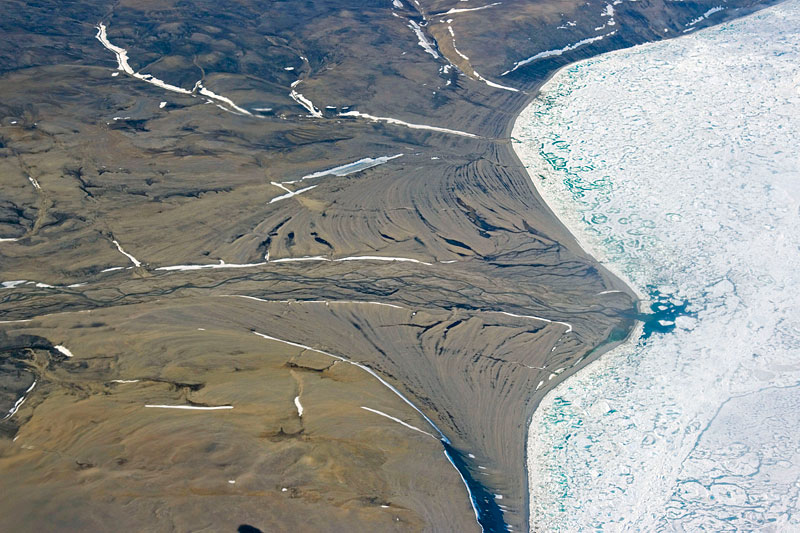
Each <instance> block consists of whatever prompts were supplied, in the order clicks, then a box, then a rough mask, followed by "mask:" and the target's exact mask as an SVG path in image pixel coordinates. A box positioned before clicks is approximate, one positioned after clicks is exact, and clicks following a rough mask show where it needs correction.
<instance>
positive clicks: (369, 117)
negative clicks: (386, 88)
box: [339, 111, 479, 139]
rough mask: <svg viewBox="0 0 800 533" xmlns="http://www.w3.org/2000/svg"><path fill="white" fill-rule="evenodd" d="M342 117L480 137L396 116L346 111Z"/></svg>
mask: <svg viewBox="0 0 800 533" xmlns="http://www.w3.org/2000/svg"><path fill="white" fill-rule="evenodd" d="M339 116H340V117H355V118H364V119H367V120H372V121H373V122H386V123H387V124H394V125H397V126H405V127H406V128H411V129H414V130H429V131H438V132H440V133H450V134H452V135H460V136H462V137H470V138H473V139H477V138H479V137H478V136H477V135H475V134H474V133H467V132H466V131H458V130H451V129H448V128H439V127H436V126H426V125H424V124H412V123H410V122H403V121H402V120H397V119H396V118H389V117H376V116H374V115H368V114H367V113H361V112H359V111H345V112H344V113H339Z"/></svg>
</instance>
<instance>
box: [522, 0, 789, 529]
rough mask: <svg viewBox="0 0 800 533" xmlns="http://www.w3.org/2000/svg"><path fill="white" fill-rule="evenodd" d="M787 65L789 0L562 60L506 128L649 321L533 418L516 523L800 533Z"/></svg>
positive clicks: (547, 192) (555, 204)
mask: <svg viewBox="0 0 800 533" xmlns="http://www.w3.org/2000/svg"><path fill="white" fill-rule="evenodd" d="M797 65H800V1H799V0H790V1H787V2H785V3H783V4H779V5H777V6H775V7H772V8H769V9H767V10H764V11H761V12H759V13H756V14H755V15H751V16H749V17H747V18H744V19H740V20H738V21H735V22H731V23H727V24H724V25H722V26H718V27H715V28H710V29H707V30H703V31H698V32H696V33H687V35H686V36H683V37H681V38H679V39H675V40H670V41H663V42H660V43H654V44H649V45H643V46H639V47H636V48H633V49H629V50H624V51H620V52H614V53H611V54H607V55H604V56H600V57H597V58H594V59H590V60H587V61H584V62H581V63H578V64H575V65H572V66H569V67H567V68H565V69H563V70H562V71H560V72H559V73H558V74H557V75H556V76H555V77H554V78H553V79H552V80H551V81H550V82H548V84H547V85H546V86H545V87H544V89H543V91H542V95H541V97H540V98H538V99H537V100H536V101H535V102H534V103H533V104H531V106H530V107H529V108H528V109H527V110H526V111H525V112H524V113H523V114H522V115H521V116H520V118H519V119H518V121H517V123H516V126H515V129H514V133H513V136H514V138H515V143H516V144H515V148H516V149H517V151H518V153H519V155H520V157H521V158H522V160H523V162H524V163H525V165H526V166H527V167H528V169H529V172H530V174H531V176H532V179H533V181H534V183H535V185H536V187H537V188H538V189H539V191H540V192H541V193H542V195H543V196H544V198H545V199H546V200H547V202H548V204H549V205H550V206H551V207H552V208H553V210H554V211H555V212H556V214H557V215H558V216H559V217H560V218H561V219H562V220H563V221H564V222H565V223H566V224H567V225H568V226H569V227H570V229H571V230H572V231H573V232H574V233H575V234H576V235H577V236H578V238H579V239H580V240H581V242H582V243H583V244H584V246H585V247H586V248H587V249H588V250H590V251H591V252H592V253H593V254H595V256H597V257H598V258H599V259H601V260H602V261H604V262H605V263H606V264H608V265H609V267H610V268H612V269H613V270H615V271H617V272H618V273H619V274H620V275H622V276H623V277H624V278H626V279H627V280H628V282H629V283H630V284H631V285H632V286H633V287H634V288H635V289H636V290H637V291H638V292H639V293H640V295H641V296H642V297H643V298H644V299H646V300H649V301H647V302H646V304H645V306H644V307H645V308H644V309H642V310H643V311H648V312H653V313H655V314H656V316H655V317H654V319H653V320H651V321H650V322H648V324H646V326H645V327H644V328H642V333H641V334H640V335H638V336H637V338H635V339H633V340H632V341H631V342H629V343H627V344H626V345H624V346H622V347H620V348H618V349H616V350H614V351H612V352H610V353H608V354H606V355H604V356H603V357H602V358H601V359H600V360H599V361H598V362H595V363H593V364H592V365H590V366H589V367H587V368H586V369H584V370H582V371H581V372H579V373H578V374H577V375H576V376H574V377H572V378H570V379H568V380H566V381H565V382H564V383H562V384H561V385H560V386H558V387H557V388H556V389H555V390H554V391H552V392H551V393H550V394H549V395H548V396H547V397H546V398H545V400H544V401H543V403H542V405H541V407H540V409H539V410H538V411H537V412H536V414H535V415H534V417H533V420H532V423H531V427H530V435H529V449H528V467H529V476H530V489H531V529H532V530H535V531H549V530H554V531H579V530H581V531H585V530H603V531H703V530H705V531H733V530H736V531H742V530H754V529H759V530H761V531H800V214H799V213H798V208H799V206H800V68H798V66H797ZM659 313H660V316H659V315H658V314H659Z"/></svg>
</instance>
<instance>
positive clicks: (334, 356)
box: [253, 331, 450, 443]
mask: <svg viewBox="0 0 800 533" xmlns="http://www.w3.org/2000/svg"><path fill="white" fill-rule="evenodd" d="M253 333H254V334H255V335H258V336H259V337H262V338H264V339H267V340H271V341H276V342H282V343H283V344H288V345H289V346H294V347H296V348H302V349H304V350H309V351H312V352H316V353H320V354H322V355H327V356H328V357H333V358H334V359H337V360H339V361H342V362H344V363H348V364H351V365H354V366H357V367H358V368H360V369H362V370H364V371H365V372H367V373H369V374H370V375H371V376H372V377H374V378H375V379H377V380H378V381H380V382H381V384H382V385H383V386H385V387H386V388H388V389H389V390H391V391H392V392H393V393H395V395H397V397H398V398H400V399H401V400H403V401H404V402H405V403H407V404H408V405H409V406H410V407H411V408H412V409H414V410H415V411H416V412H418V413H419V414H420V416H422V418H424V419H425V421H426V422H428V424H430V425H431V427H432V428H433V429H435V430H436V432H437V433H438V434H439V438H440V439H441V440H443V441H444V442H448V443H449V442H450V441H449V440H448V439H447V437H445V436H444V433H442V430H441V429H439V426H437V425H436V424H434V423H433V420H431V419H430V418H428V416H427V415H426V414H425V413H423V412H422V411H421V410H420V409H419V408H418V407H417V406H416V405H414V404H413V403H412V402H411V400H409V399H408V398H406V397H405V396H403V393H401V392H400V391H399V390H397V389H396V388H395V387H394V386H393V385H392V384H390V383H389V382H387V381H386V380H385V379H383V378H382V377H380V376H379V375H378V374H377V373H376V372H375V371H374V370H372V369H371V368H370V367H368V366H367V365H365V364H363V363H359V362H357V361H352V360H350V359H347V358H346V357H343V356H341V355H335V354H332V353H330V352H325V351H323V350H317V349H316V348H312V347H311V346H306V345H305V344H299V343H296V342H292V341H287V340H283V339H279V338H277V337H272V336H270V335H266V334H264V333H259V332H257V331H254V332H253Z"/></svg>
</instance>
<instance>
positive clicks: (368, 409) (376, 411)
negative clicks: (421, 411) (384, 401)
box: [361, 405, 439, 440]
mask: <svg viewBox="0 0 800 533" xmlns="http://www.w3.org/2000/svg"><path fill="white" fill-rule="evenodd" d="M361 408H362V409H364V410H365V411H369V412H370V413H375V414H376V415H380V416H382V417H384V418H388V419H389V420H394V421H395V422H397V423H398V424H401V425H403V426H405V427H407V428H408V429H413V430H414V431H419V432H420V433H422V434H423V435H427V436H429V437H430V438H432V439H436V437H434V436H433V435H432V434H430V433H428V432H427V431H424V430H421V429H419V428H418V427H416V426H412V425H411V424H407V423H406V422H403V421H402V420H400V419H399V418H395V417H393V416H392V415H387V414H386V413H384V412H383V411H378V410H377V409H371V408H369V407H365V406H363V405H362V406H361ZM436 440H439V439H436Z"/></svg>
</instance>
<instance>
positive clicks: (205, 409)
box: [145, 404, 233, 411]
mask: <svg viewBox="0 0 800 533" xmlns="http://www.w3.org/2000/svg"><path fill="white" fill-rule="evenodd" d="M145 407H151V408H154V409H187V410H194V411H218V410H220V409H233V406H232V405H217V406H213V407H201V406H197V405H157V404H147V405H145Z"/></svg>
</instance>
